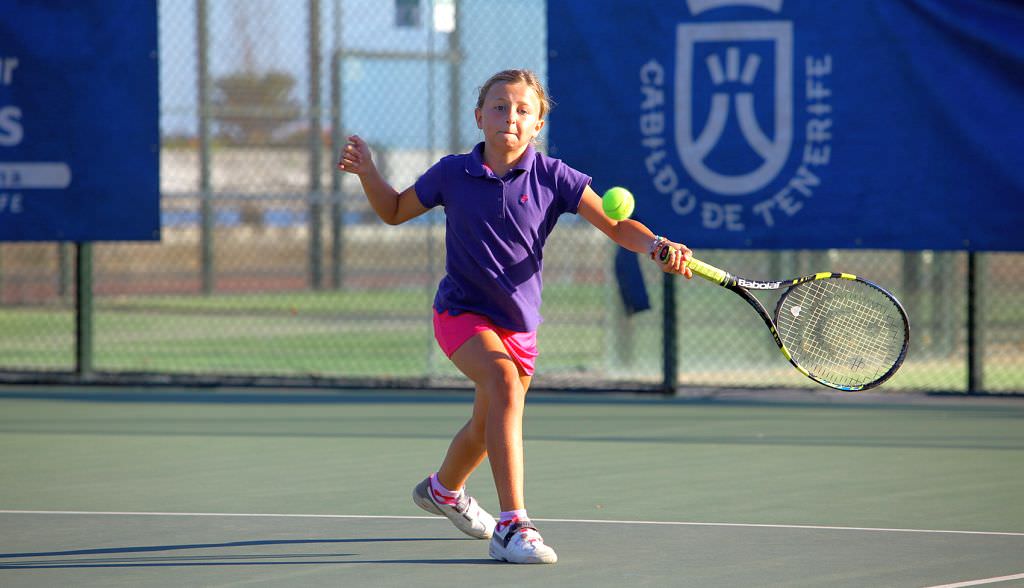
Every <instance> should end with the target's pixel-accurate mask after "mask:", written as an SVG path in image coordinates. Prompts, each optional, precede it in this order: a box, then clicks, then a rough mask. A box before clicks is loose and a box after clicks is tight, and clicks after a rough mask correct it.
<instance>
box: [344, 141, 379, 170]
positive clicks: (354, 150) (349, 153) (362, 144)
mask: <svg viewBox="0 0 1024 588" xmlns="http://www.w3.org/2000/svg"><path fill="white" fill-rule="evenodd" d="M338 169H340V170H341V171H346V172H349V173H351V174H355V175H357V176H361V175H363V174H366V173H369V172H371V171H374V170H376V169H377V168H376V167H375V166H374V165H373V156H372V155H371V154H370V147H369V146H368V145H367V144H366V141H363V139H362V137H360V136H359V135H352V136H350V137H349V138H348V143H347V144H346V145H345V148H344V149H343V150H342V151H341V159H340V160H339V161H338Z"/></svg>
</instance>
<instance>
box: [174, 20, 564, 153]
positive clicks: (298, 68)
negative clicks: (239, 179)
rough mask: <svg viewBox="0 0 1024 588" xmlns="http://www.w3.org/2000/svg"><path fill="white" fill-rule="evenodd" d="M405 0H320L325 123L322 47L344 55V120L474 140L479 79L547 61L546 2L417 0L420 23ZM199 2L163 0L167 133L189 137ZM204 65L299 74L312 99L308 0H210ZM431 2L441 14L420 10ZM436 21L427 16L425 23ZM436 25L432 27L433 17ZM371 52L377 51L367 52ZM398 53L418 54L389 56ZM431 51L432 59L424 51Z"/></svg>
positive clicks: (411, 138) (407, 141) (217, 70)
mask: <svg viewBox="0 0 1024 588" xmlns="http://www.w3.org/2000/svg"><path fill="white" fill-rule="evenodd" d="M402 1H403V0H320V7H321V17H320V24H321V34H320V37H321V47H322V55H323V59H322V62H321V78H320V82H321V91H322V96H323V98H322V100H323V105H324V110H325V115H324V123H323V124H324V128H328V126H329V118H328V115H327V112H329V100H330V94H329V92H330V87H331V77H332V72H331V71H330V55H331V54H332V53H333V52H334V51H335V50H336V49H341V50H342V51H343V54H345V55H346V57H345V59H344V60H343V61H342V67H341V72H340V73H339V75H340V78H341V83H342V87H343V94H342V113H343V117H342V121H343V122H342V127H343V131H344V132H354V131H358V132H359V133H360V134H363V135H365V136H367V137H372V138H373V139H374V142H376V143H378V144H383V145H388V146H391V147H395V148H429V147H437V148H441V149H444V148H448V147H453V146H455V145H456V144H457V145H465V144H467V143H468V144H472V142H474V137H475V136H476V134H477V133H478V131H477V129H476V126H475V123H474V120H473V116H472V109H473V105H474V103H475V99H476V92H477V88H478V87H479V86H480V85H481V84H482V83H483V82H484V81H485V80H486V79H487V77H489V76H490V75H491V74H492V73H494V72H495V71H498V70H501V69H505V68H507V67H527V68H530V69H534V70H535V71H537V72H538V73H539V74H540V75H541V77H542V78H543V77H544V75H545V70H546V37H547V32H546V24H545V2H544V0H517V1H516V2H507V1H504V0H458V1H457V4H456V3H455V2H456V0H419V9H420V10H421V11H422V12H421V15H422V16H423V18H422V22H421V26H419V27H413V28H409V27H398V26H396V24H395V21H396V4H397V3H399V2H402ZM195 5H196V3H195V2H182V1H181V0H159V35H160V38H159V42H160V94H161V99H160V107H161V108H160V110H161V129H162V132H163V133H164V135H165V136H166V135H194V134H195V132H196V129H197V127H198V124H197V120H196V119H197V116H198V115H197V107H196V104H197V99H196V94H197V93H196V86H197V45H196V36H197V35H196V28H197V26H196V15H195ZM208 5H209V16H208V23H209V27H208V29H209V33H208V35H209V71H210V76H211V78H212V79H216V78H217V77H220V76H224V75H226V74H229V73H232V72H237V71H244V70H246V69H251V70H254V71H257V72H260V73H265V72H268V71H284V72H288V73H290V74H292V75H293V76H294V77H295V78H296V81H297V84H296V89H295V91H294V95H293V98H294V99H296V100H297V101H298V102H299V103H301V104H303V105H307V104H308V103H309V99H308V94H309V89H308V88H309V85H308V84H309V73H308V72H309V59H308V57H307V55H308V46H309V14H308V1H307V0H209V1H208ZM456 5H457V6H458V9H459V10H460V12H461V14H460V16H459V17H458V20H457V22H458V23H459V25H460V26H461V29H460V31H459V32H460V37H461V43H460V45H461V47H462V50H463V53H464V60H463V62H462V69H461V72H462V76H461V83H460V84H459V88H460V93H459V99H458V100H459V105H458V106H456V107H455V108H454V111H455V112H456V116H458V117H460V119H461V122H460V124H459V127H460V131H459V137H458V138H457V141H454V142H453V141H451V137H450V136H449V135H450V133H449V128H450V124H449V121H450V117H451V116H452V114H451V113H452V111H453V108H452V106H451V92H450V91H449V88H450V83H449V80H450V74H451V71H450V65H449V64H448V63H447V62H446V61H445V60H444V58H443V56H444V55H445V54H446V53H447V51H448V48H449V45H450V37H451V35H450V34H449V33H448V32H446V31H450V30H451V29H452V28H453V23H452V10H453V7H454V6H456ZM431 8H434V9H435V11H436V14H437V17H436V18H434V19H430V18H427V15H429V14H430V13H431V12H432V11H431ZM431 21H433V23H432V22H431ZM430 24H433V25H434V26H429V25H430ZM370 52H375V53H376V54H377V55H376V56H374V57H368V56H366V53H370ZM396 52H403V53H415V54H417V56H416V57H405V58H401V59H396V58H393V57H391V58H385V57H384V55H385V54H394V53H396ZM431 52H432V53H434V54H435V55H438V56H439V58H438V59H435V60H434V62H433V64H431V63H430V60H429V59H427V57H426V56H428V55H429V54H430V53H431Z"/></svg>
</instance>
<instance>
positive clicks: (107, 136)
mask: <svg viewBox="0 0 1024 588" xmlns="http://www.w3.org/2000/svg"><path fill="white" fill-rule="evenodd" d="M3 3H4V5H5V8H4V10H3V18H0V241H78V242H83V241H100V240H102V241H107V240H153V239H159V238H160V195H159V192H160V185H159V156H160V153H159V144H160V128H159V100H158V94H157V92H158V89H157V15H156V2H155V0H154V1H140V0H47V1H45V2H44V1H41V0H4V2H3Z"/></svg>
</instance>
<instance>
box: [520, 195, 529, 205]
mask: <svg viewBox="0 0 1024 588" xmlns="http://www.w3.org/2000/svg"><path fill="white" fill-rule="evenodd" d="M529 201H530V195H529V194H523V195H522V196H520V197H519V203H520V204H526V203H527V202H529Z"/></svg>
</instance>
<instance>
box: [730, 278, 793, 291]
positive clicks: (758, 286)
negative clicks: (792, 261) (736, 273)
mask: <svg viewBox="0 0 1024 588" xmlns="http://www.w3.org/2000/svg"><path fill="white" fill-rule="evenodd" d="M736 283H737V284H739V285H740V286H743V287H744V288H753V289H754V290H775V289H777V288H779V287H781V286H782V282H761V281H758V280H746V279H743V278H736Z"/></svg>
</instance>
